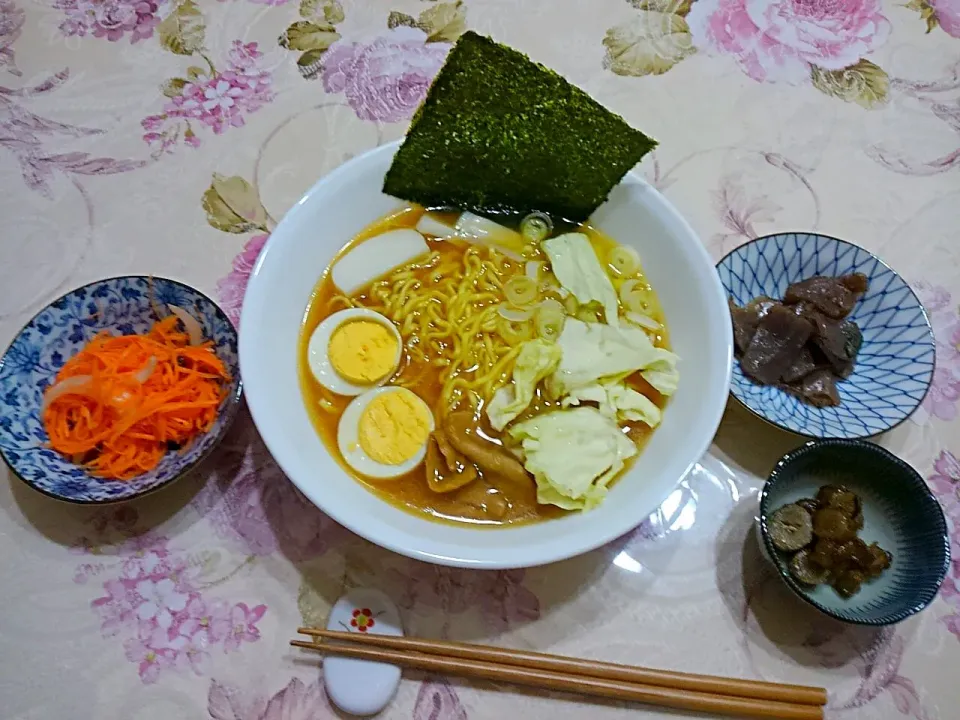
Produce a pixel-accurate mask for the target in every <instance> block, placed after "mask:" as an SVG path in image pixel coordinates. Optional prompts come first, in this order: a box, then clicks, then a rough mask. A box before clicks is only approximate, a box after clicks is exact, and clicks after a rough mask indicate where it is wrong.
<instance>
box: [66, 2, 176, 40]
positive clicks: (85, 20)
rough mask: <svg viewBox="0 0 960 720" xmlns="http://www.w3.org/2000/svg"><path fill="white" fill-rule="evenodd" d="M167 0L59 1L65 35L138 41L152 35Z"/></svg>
mask: <svg viewBox="0 0 960 720" xmlns="http://www.w3.org/2000/svg"><path fill="white" fill-rule="evenodd" d="M166 2H167V0H56V2H54V4H53V6H54V7H55V8H57V9H58V10H62V11H63V13H64V16H65V17H64V20H63V22H62V23H60V31H61V32H62V33H63V34H64V35H77V36H79V37H86V36H87V35H92V36H93V37H98V38H106V39H107V40H109V41H110V42H116V41H117V40H120V39H121V38H122V37H124V36H125V35H128V34H129V36H130V42H131V43H135V42H138V41H140V40H145V39H146V38H149V37H152V36H153V31H154V30H155V29H156V27H157V25H159V24H160V15H159V12H160V6H161V5H164V4H165V3H166Z"/></svg>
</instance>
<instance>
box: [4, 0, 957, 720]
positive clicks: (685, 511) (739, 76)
mask: <svg viewBox="0 0 960 720" xmlns="http://www.w3.org/2000/svg"><path fill="white" fill-rule="evenodd" d="M466 28H472V29H475V30H477V31H479V32H482V33H486V34H490V35H492V36H493V37H495V38H496V39H498V40H500V41H503V42H506V43H508V44H511V45H513V46H515V47H517V48H520V49H522V50H523V51H525V52H527V53H529V54H530V55H531V56H532V57H533V58H534V59H536V60H539V61H542V62H544V63H545V64H547V65H549V66H551V67H553V68H556V69H557V70H558V71H560V72H561V73H563V74H564V75H565V76H566V77H568V78H569V79H570V80H571V81H573V82H575V83H577V84H579V85H580V86H582V87H583V88H584V89H586V90H587V91H589V92H590V93H591V94H593V95H594V96H595V97H596V98H598V99H599V100H600V101H602V102H603V103H605V104H606V105H608V106H609V107H610V108H612V109H613V110H615V111H617V112H619V113H621V114H623V115H624V116H625V117H626V118H627V119H628V120H629V121H630V122H631V123H632V124H634V125H635V126H636V127H639V128H642V129H643V130H644V131H645V132H647V133H649V134H650V135H652V136H654V137H656V138H657V139H658V140H659V141H660V143H661V145H660V147H659V148H658V149H657V151H656V152H655V153H653V154H651V156H649V157H648V158H647V159H645V161H644V163H643V165H642V166H641V169H642V171H643V172H645V174H646V176H647V177H648V178H649V180H650V181H651V182H652V183H653V184H655V185H656V186H657V187H658V188H660V189H661V190H662V191H663V192H665V193H666V195H667V196H668V197H669V198H670V199H671V200H672V201H673V202H674V203H675V204H676V205H677V206H678V207H679V208H680V210H681V211H682V212H683V213H684V214H685V215H686V216H687V217H688V218H689V219H690V220H691V222H692V223H693V224H694V226H695V228H696V229H697V230H698V231H699V233H700V235H701V237H702V238H703V242H704V243H705V244H706V246H707V247H708V248H709V250H710V252H711V253H712V255H713V256H714V257H715V258H717V259H719V257H720V256H722V255H723V254H724V253H725V252H727V251H728V250H730V249H731V248H733V247H735V246H736V245H738V244H740V243H743V242H745V241H746V240H748V239H749V238H752V237H755V236H758V235H762V234H765V233H769V232H774V231H780V230H801V229H804V230H806V229H809V230H819V231H822V232H825V233H828V234H834V235H837V236H840V237H843V238H847V239H850V240H852V241H854V242H856V243H859V244H862V245H864V246H866V247H868V248H870V249H871V250H873V251H875V252H877V253H879V254H880V255H881V256H882V257H883V258H884V259H885V260H886V261H887V262H888V263H889V264H891V265H892V266H893V267H894V268H896V269H897V270H898V271H899V272H901V273H902V274H903V275H904V276H905V277H906V278H907V279H908V280H909V281H910V282H911V283H912V284H913V286H914V287H915V288H916V290H917V291H918V293H919V294H920V295H921V296H922V299H923V301H924V303H925V305H926V308H927V309H928V311H929V313H930V317H931V320H932V322H933V325H934V328H935V332H936V340H937V370H936V374H935V378H934V385H933V388H932V390H931V392H930V394H929V396H928V397H927V399H926V401H925V402H924V404H923V408H922V410H921V411H920V412H918V413H917V414H916V415H915V416H914V417H913V418H912V419H911V420H910V421H909V422H907V423H904V424H903V425H901V426H900V427H899V428H897V429H896V430H895V431H893V432H891V433H889V434H887V435H886V436H884V437H883V438H881V439H880V442H882V443H883V444H884V445H886V446H887V447H889V448H891V449H892V450H894V451H895V452H897V453H898V454H900V455H901V456H903V457H905V458H906V459H907V460H908V461H910V462H911V463H913V465H914V466H915V467H917V468H918V470H919V471H920V472H921V473H922V474H923V475H924V476H925V477H926V478H928V481H929V483H930V486H931V487H932V488H933V489H934V491H935V492H936V493H937V494H938V496H939V498H940V500H941V502H942V503H943V506H944V508H945V510H946V511H947V513H948V515H949V517H950V522H951V532H952V533H953V535H952V537H953V553H954V557H955V558H957V560H955V561H954V564H953V567H952V570H951V573H950V575H949V577H948V579H947V581H946V583H945V585H944V588H943V591H942V593H941V594H940V596H939V598H938V599H937V601H936V602H935V603H934V605H933V606H932V607H931V608H930V609H929V610H928V611H926V612H924V613H922V614H921V615H919V616H917V617H915V618H913V619H911V620H909V621H907V622H904V623H903V624H901V625H899V626H897V627H894V628H890V629H886V630H881V631H876V630H863V629H851V628H847V627H842V626H839V625H836V624H833V623H830V622H827V621H825V620H824V619H823V618H821V617H818V616H816V615H814V614H813V613H812V611H811V610H809V609H807V608H806V606H802V605H801V604H800V603H799V602H798V601H796V600H794V599H793V598H792V597H790V596H788V595H787V594H786V593H785V592H784V590H783V589H782V588H781V586H780V583H779V581H778V580H777V579H775V578H774V577H772V576H771V575H770V574H769V572H767V570H766V569H765V568H764V566H763V564H762V562H761V560H760V557H759V554H758V549H757V548H756V545H755V542H754V541H753V538H752V536H751V532H750V530H751V522H752V518H753V515H754V512H755V507H756V496H757V491H758V488H759V487H760V485H761V483H762V478H763V477H765V475H766V473H767V472H768V470H769V469H770V467H771V466H772V464H773V462H774V460H775V459H776V458H777V457H779V455H780V454H781V453H783V452H784V451H786V450H788V449H790V448H791V447H793V446H795V445H797V444H798V443H799V440H798V439H797V438H793V437H790V436H786V435H784V434H781V433H779V432H778V431H776V430H774V429H771V428H769V427H766V426H763V425H761V424H759V422H758V421H756V420H754V419H752V418H750V417H747V416H746V415H745V414H744V412H743V411H741V410H739V409H738V408H736V407H733V406H731V407H730V408H729V409H728V413H727V416H726V418H725V419H724V422H723V425H722V427H721V429H720V431H719V433H718V435H717V438H716V441H715V443H714V445H713V447H712V449H711V450H710V452H709V454H708V455H707V456H706V457H704V458H703V461H702V462H701V463H700V465H699V466H698V467H697V468H696V470H695V471H694V472H693V473H691V475H690V476H689V477H687V478H686V479H685V480H684V481H683V483H682V484H681V485H680V486H679V487H678V489H677V490H676V491H675V492H674V493H673V494H671V495H670V497H669V498H667V500H666V501H665V502H664V504H663V506H662V507H661V508H660V509H659V510H658V511H657V512H655V513H654V514H653V515H651V516H650V517H649V518H647V519H645V520H644V519H643V518H637V521H638V523H640V522H641V521H643V522H642V524H640V525H639V527H638V529H637V530H635V531H634V532H632V533H631V534H629V535H627V536H626V537H623V538H621V539H619V540H618V541H616V542H614V543H612V544H611V545H609V546H608V547H605V548H603V549H601V550H598V551H595V552H593V553H590V554H588V555H586V556H583V557H580V558H576V559H573V560H570V561H567V562H563V563H559V564H556V565H552V566H548V567H542V568H535V569H530V570H526V571H523V570H515V571H508V572H467V571H460V570H451V569H444V568H438V567H432V566H429V565H424V564H420V563H417V562H413V561H410V560H407V559H404V558H402V557H399V556H397V555H393V554H391V553H389V552H386V551H383V550H380V549H379V548H377V547H374V546H372V545H370V544H369V543H367V542H365V541H363V540H361V539H359V538H358V537H356V536H353V535H352V534H350V533H349V532H347V531H345V530H344V529H342V528H340V527H339V526H337V525H336V524H335V523H333V522H332V521H330V520H329V519H327V518H326V517H325V516H324V515H323V514H321V513H320V512H319V511H318V510H316V509H315V508H313V507H312V506H311V505H309V504H308V503H307V502H305V501H304V499H303V498H302V497H301V496H300V495H299V494H298V493H297V492H296V491H295V490H294V488H293V486H292V485H291V484H290V483H289V482H287V480H286V479H285V478H284V477H283V476H282V474H281V473H280V471H279V469H278V468H277V466H276V464H275V463H274V462H273V460H272V459H271V458H270V456H269V454H268V453H267V451H266V450H265V448H264V446H263V444H262V443H261V441H260V440H259V438H258V436H257V433H256V431H255V430H254V428H253V426H252V424H251V422H250V419H249V416H248V415H246V414H243V415H242V416H241V418H240V419H239V421H238V422H237V424H236V425H235V427H234V428H233V430H232V432H231V433H230V435H229V437H228V438H227V440H226V441H225V442H224V443H223V445H222V447H221V448H220V450H219V451H218V452H217V453H216V455H215V457H214V458H213V459H212V460H211V461H210V462H209V463H208V464H207V465H206V466H205V467H204V468H203V470H202V471H200V472H198V473H197V474H196V475H195V476H194V477H192V478H189V479H185V480H183V481H181V482H179V483H177V484H175V485H174V486H173V487H172V488H170V489H168V490H166V491H164V492H161V493H159V494H157V495H155V496H151V497H149V498H146V499H144V500H142V501H139V502H133V503H130V504H127V505H124V506H120V507H114V508H109V509H103V510H90V509H84V508H77V507H74V506H69V505H65V504H60V503H57V502H55V501H52V500H49V499H47V498H45V497H43V496H41V495H39V494H38V493H36V492H34V491H33V490H31V489H30V488H28V487H26V486H25V485H23V484H22V483H21V482H20V481H18V480H17V479H16V478H14V477H12V476H8V479H7V480H6V481H5V482H2V483H0V510H2V512H0V537H2V560H0V567H2V578H0V607H2V608H3V611H2V612H0V716H2V717H3V718H5V719H14V718H15V719H18V720H28V719H29V720H41V719H42V720H49V719H54V720H57V719H59V718H70V719H71V720H83V719H85V718H91V719H93V718H96V719H97V720H107V719H113V718H116V719H118V720H119V719H121V718H122V719H123V720H146V719H152V718H156V719H161V718H162V719H163V720H178V719H180V718H185V719H186V718H189V719H191V720H197V719H198V718H213V719H214V720H307V719H308V718H310V719H314V718H334V717H336V716H337V715H336V713H335V711H334V710H333V709H332V708H331V706H330V705H329V703H328V701H327V699H326V697H325V694H324V690H323V683H322V678H321V672H322V670H321V668H320V665H319V662H318V661H317V660H316V659H315V658H313V657H307V656H304V655H300V654H299V653H296V652H292V650H291V648H289V647H288V645H287V642H288V640H289V639H290V638H291V637H292V635H293V632H294V630H295V628H296V626H297V625H298V624H301V623H302V622H303V623H314V624H316V623H321V622H323V620H324V617H325V614H326V612H327V611H328V609H329V608H330V606H331V604H332V603H333V602H334V601H335V600H336V599H337V597H338V596H340V595H341V593H342V592H343V591H344V590H345V589H347V588H350V587H353V586H358V585H359V586H374V587H378V588H381V589H383V590H385V591H387V592H388V593H390V594H391V595H392V596H393V598H394V599H395V600H396V602H397V603H398V604H399V606H400V607H401V609H402V611H403V613H404V622H405V623H406V626H407V630H408V632H410V633H412V634H416V635H424V636H447V637H450V638H454V639H470V640H478V641H483V642H491V643H497V644H502V645H505V646H510V647H520V648H536V649H541V650H550V651H555V652H561V653H569V654H576V655H581V656H588V657H598V658H605V659H609V660H615V661H623V662H633V663H640V664H647V665H653V666H660V667H667V668H678V669H684V670H688V671H701V672H709V673H722V674H734V675H741V676H744V677H761V678H768V679H774V680H784V681H790V682H799V683H816V684H823V685H825V686H826V687H827V688H828V689H829V691H830V696H831V700H830V714H831V716H833V717H836V718H840V717H849V718H851V720H854V719H857V720H859V719H860V718H901V717H905V718H916V719H917V720H923V719H926V720H933V719H935V718H951V717H956V716H957V712H958V711H957V709H956V707H957V705H956V703H957V699H958V694H957V688H956V683H957V668H958V667H960V495H958V490H960V460H958V455H960V422H958V419H957V415H958V405H960V318H958V303H960V269H958V268H960V241H958V239H957V232H958V230H957V229H958V227H960V0H910V1H909V2H906V3H901V2H894V1H893V0H886V1H885V2H883V3H880V2H879V1H878V0H696V2H690V0H630V1H629V2H628V1H627V0H591V2H584V1H582V0H552V1H551V2H547V1H546V0H541V1H540V2H535V1H533V0H530V1H527V0H524V1H521V0H462V1H454V0H432V1H431V0H340V2H338V1H337V0H301V1H300V2H299V4H298V0H227V1H226V2H213V1H211V0H33V1H31V2H28V0H0V148H2V152H0V168H2V175H0V181H2V187H0V190H2V192H0V217H2V218H3V231H2V234H0V237H2V240H0V247H2V251H3V253H2V263H0V344H4V345H5V344H6V343H7V342H8V341H9V340H10V339H12V337H13V336H14V334H15V333H16V331H17V330H18V329H19V327H20V326H21V325H22V324H23V323H24V322H25V321H26V320H27V319H28V318H29V317H30V316H31V314H32V313H34V312H35V311H36V310H37V309H39V308H40V307H41V306H42V305H43V304H44V303H46V302H48V301H50V300H51V299H53V298H54V297H56V296H57V295H58V294H59V293H61V292H63V291H66V290H67V289H69V288H71V287H74V286H77V285H80V284H82V283H85V282H87V281H90V280H94V279H97V278H100V277H105V276H110V275H113V274H123V273H131V272H141V273H154V274H158V275H164V276H168V277H174V278H178V279H181V280H183V281H185V282H187V283H190V284H192V285H195V286H197V287H199V288H201V289H203V290H205V291H206V292H208V293H209V294H211V295H212V296H213V297H215V298H217V299H218V300H219V302H220V303H221V304H222V305H223V307H224V308H225V309H227V311H228V312H229V314H230V316H231V318H233V319H234V320H236V319H237V317H238V314H239V310H240V304H241V300H242V297H243V290H244V285H245V282H246V279H247V277H248V275H249V273H250V270H251V267H252V265H253V262H254V260H255V258H256V257H257V254H258V252H259V250H260V248H261V247H262V245H263V243H264V241H265V240H266V238H267V236H268V235H269V233H270V231H271V229H272V228H273V227H274V226H275V224H276V222H277V220H278V219H279V218H281V217H282V216H283V214H284V212H285V211H286V209H287V208H289V207H290V206H291V205H292V203H294V202H295V201H296V199H297V198H298V197H299V196H300V194H301V193H303V192H304V191H305V190H306V189H307V188H308V187H309V186H310V185H311V184H312V183H313V182H314V181H315V180H316V179H317V178H318V177H320V176H321V175H323V174H324V173H326V172H328V171H329V170H331V169H332V168H334V167H336V166H337V165H338V164H340V163H342V162H343V161H344V160H346V159H348V158H350V157H351V156H352V155H354V154H356V153H359V152H362V151H364V150H366V149H368V148H371V147H374V146H375V145H377V144H379V143H383V142H386V141H389V140H392V139H395V138H398V137H400V136H401V135H402V133H403V132H404V129H405V126H406V124H407V122H408V120H409V118H410V116H411V114H412V112H413V110H414V109H415V107H416V106H417V104H418V103H419V101H420V100H421V98H422V97H423V95H424V93H425V91H426V88H427V86H428V84H429V83H430V80H431V78H432V76H433V75H434V74H435V73H436V72H437V70H438V68H439V66H440V65H441V63H442V62H443V60H444V57H445V55H446V53H447V52H448V51H449V49H450V47H451V42H452V41H454V40H455V39H456V37H457V36H458V35H459V34H460V33H462V32H463V31H464V30H465V29H466ZM639 712H640V711H638V710H637V709H636V707H633V708H630V707H626V706H620V705H616V704H610V703H606V704H604V703H600V704H596V705H585V704H582V703H581V702H578V701H575V700H571V699H569V698H565V697H563V696H560V695H544V694H542V693H534V692H525V691H519V690H516V689H511V688H508V687H501V686H496V685H494V684H491V683H474V682H461V681H459V680H448V679H444V678H439V677H431V676H423V675H416V674H407V675H406V676H405V679H404V681H403V685H402V687H401V689H400V691H399V694H398V695H397V697H396V700H395V701H394V702H393V704H392V705H391V706H390V707H389V708H388V709H387V710H386V711H385V713H384V715H385V716H386V717H388V718H391V719H393V718H414V719H415V720H466V718H470V719H471V720H473V719H477V718H497V717H508V718H509V717H519V716H521V715H522V716H524V717H528V718H531V720H536V719H538V718H544V719H545V718H550V719H551V720H557V719H558V718H575V717H576V718H579V717H586V716H589V717H597V718H617V717H627V716H628V715H630V714H631V713H633V714H638V713H639ZM642 712H645V713H646V715H647V716H649V717H673V716H672V715H667V714H666V713H662V712H658V711H656V710H644V711H642Z"/></svg>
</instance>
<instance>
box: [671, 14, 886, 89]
mask: <svg viewBox="0 0 960 720" xmlns="http://www.w3.org/2000/svg"><path fill="white" fill-rule="evenodd" d="M687 24H688V25H689V26H690V34H691V35H692V37H693V43H694V45H695V46H696V47H697V48H698V49H702V50H704V51H706V52H708V53H711V54H716V55H728V56H731V57H732V58H733V59H734V60H736V62H737V64H738V65H739V66H740V69H741V70H743V72H745V73H746V74H747V75H748V76H749V77H751V78H753V79H754V80H757V81H759V82H787V83H791V84H799V83H802V82H805V81H807V80H808V79H809V78H810V72H811V68H812V67H819V68H823V69H824V70H842V69H844V68H847V67H850V66H852V65H855V64H856V63H857V62H859V61H860V60H861V59H862V58H863V57H864V56H865V55H867V54H869V53H871V52H873V51H874V50H876V49H877V48H879V47H880V46H881V45H883V43H884V42H886V40H887V37H888V36H889V34H890V23H889V22H888V21H887V19H886V18H885V17H884V16H883V15H882V14H881V12H880V3H879V0H772V1H768V0H697V2H695V3H694V4H693V7H692V9H691V10H690V14H689V15H687Z"/></svg>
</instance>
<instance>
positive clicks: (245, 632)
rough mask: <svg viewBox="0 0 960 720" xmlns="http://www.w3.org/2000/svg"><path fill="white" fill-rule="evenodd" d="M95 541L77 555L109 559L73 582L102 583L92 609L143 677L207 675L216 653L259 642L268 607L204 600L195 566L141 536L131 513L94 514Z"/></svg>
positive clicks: (81, 543)
mask: <svg viewBox="0 0 960 720" xmlns="http://www.w3.org/2000/svg"><path fill="white" fill-rule="evenodd" d="M89 525H90V528H91V531H92V532H91V535H90V536H84V537H81V538H78V540H77V541H76V543H75V547H76V549H77V551H78V552H81V553H87V554H90V555H93V556H98V557H102V558H109V559H110V560H109V561H107V560H106V559H103V560H98V561H96V562H87V563H83V564H81V565H80V566H78V568H77V572H76V575H75V576H74V580H75V581H76V582H78V583H86V582H87V581H88V580H89V579H90V578H91V577H95V576H101V575H103V576H107V579H105V580H103V581H102V588H103V591H104V594H103V595H101V596H100V597H97V598H96V599H94V600H93V601H92V602H91V603H90V606H91V607H92V608H93V609H94V611H95V612H96V613H97V615H98V616H99V617H100V631H101V633H102V634H103V636H104V637H114V636H117V635H120V636H123V637H124V638H125V639H124V642H123V648H124V652H125V654H126V657H127V660H129V661H130V662H132V663H134V664H135V665H137V671H138V673H139V675H140V679H141V680H142V681H143V682H144V683H147V684H149V683H154V682H156V681H157V679H158V678H159V677H160V674H161V673H162V672H163V671H165V670H170V669H172V668H178V667H184V668H190V669H191V670H192V671H193V672H194V673H196V674H198V675H200V674H203V673H204V671H205V666H206V661H207V659H208V658H209V656H210V653H211V652H212V651H213V650H214V649H216V648H217V647H218V646H219V648H220V650H221V651H222V652H224V653H229V652H233V651H236V650H239V649H240V647H241V646H242V645H243V644H244V643H249V642H256V641H257V640H259V639H260V631H259V629H258V627H257V623H258V622H259V621H260V619H261V618H262V617H263V615H264V613H265V612H266V610H267V607H266V606H265V605H256V606H254V607H249V606H248V605H246V604H245V603H236V604H234V605H231V604H230V603H228V602H226V601H224V600H220V599H210V598H208V597H206V596H205V590H206V589H207V588H208V586H209V585H205V584H203V583H202V582H201V581H200V579H199V577H198V571H197V567H196V563H195V562H192V561H191V558H190V557H189V556H188V555H187V554H186V553H183V552H179V551H176V550H174V549H172V548H171V547H170V545H169V542H168V540H167V538H165V537H163V536H161V535H156V534H152V533H143V534H135V533H136V532H137V527H136V526H137V513H136V511H135V510H132V509H131V508H121V509H119V510H116V511H114V512H102V513H98V514H96V515H94V517H93V518H92V519H91V521H90V523H89Z"/></svg>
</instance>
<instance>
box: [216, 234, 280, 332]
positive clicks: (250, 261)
mask: <svg viewBox="0 0 960 720" xmlns="http://www.w3.org/2000/svg"><path fill="white" fill-rule="evenodd" d="M269 237H270V236H269V235H254V236H253V237H252V238H250V239H249V240H248V241H247V243H246V245H244V246H243V250H242V251H240V253H238V254H237V256H236V257H235V258H233V270H231V271H230V274H229V275H227V276H226V277H224V278H221V279H220V280H219V281H218V282H217V293H218V294H219V296H220V307H222V308H223V311H224V312H225V313H226V314H227V317H229V318H230V319H231V320H232V321H233V324H234V325H236V326H237V327H240V309H241V307H242V306H243V294H244V292H246V289H247V281H248V280H249V279H250V273H251V272H253V266H254V264H255V263H256V262H257V258H258V257H260V251H261V250H262V249H263V246H264V244H265V243H266V242H267V238H269Z"/></svg>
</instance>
